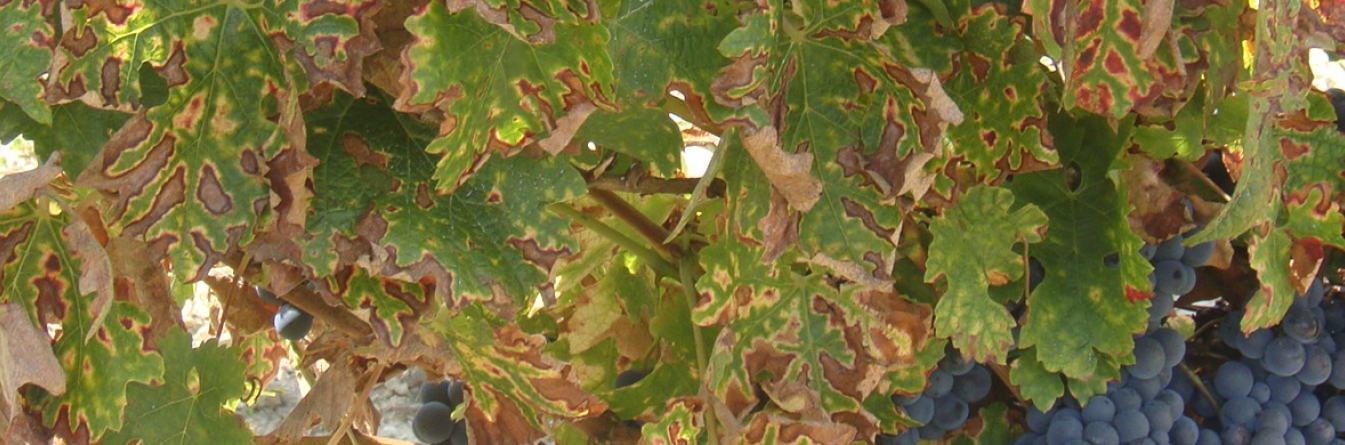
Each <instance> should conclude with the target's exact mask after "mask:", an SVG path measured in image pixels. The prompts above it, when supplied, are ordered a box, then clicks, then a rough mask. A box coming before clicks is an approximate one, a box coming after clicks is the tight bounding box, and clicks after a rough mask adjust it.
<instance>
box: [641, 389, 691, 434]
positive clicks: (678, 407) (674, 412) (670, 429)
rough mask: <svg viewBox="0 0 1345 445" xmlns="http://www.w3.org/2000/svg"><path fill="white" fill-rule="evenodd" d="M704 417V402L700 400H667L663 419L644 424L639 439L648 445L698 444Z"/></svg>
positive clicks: (689, 398)
mask: <svg viewBox="0 0 1345 445" xmlns="http://www.w3.org/2000/svg"><path fill="white" fill-rule="evenodd" d="M704 416H705V402H704V401H702V400H701V399H700V398H691V397H686V398H681V399H673V400H669V401H668V407H667V409H665V410H664V413H663V417H660V418H659V420H658V421H657V422H649V423H646V424H644V427H643V428H641V429H640V433H641V435H640V437H641V438H642V440H644V442H645V443H648V444H649V445H682V444H691V443H700V440H699V438H700V433H701V431H702V430H703V429H704V428H705V418H704Z"/></svg>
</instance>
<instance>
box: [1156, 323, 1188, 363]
mask: <svg viewBox="0 0 1345 445" xmlns="http://www.w3.org/2000/svg"><path fill="white" fill-rule="evenodd" d="M1149 336H1150V337H1153V338H1154V339H1155V340H1158V344H1160V345H1163V352H1164V354H1165V355H1164V356H1163V366H1164V367H1167V368H1171V367H1175V366H1177V364H1178V363H1181V361H1182V358H1184V357H1186V339H1185V338H1182V334H1181V333H1180V332H1177V330H1176V329H1172V328H1159V329H1157V330H1154V331H1153V332H1152V333H1150V334H1149Z"/></svg>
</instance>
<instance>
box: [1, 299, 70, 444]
mask: <svg viewBox="0 0 1345 445" xmlns="http://www.w3.org/2000/svg"><path fill="white" fill-rule="evenodd" d="M30 383H31V384H34V385H37V386H40V387H42V388H44V389H46V390H47V392H49V393H52V394H57V395H59V394H63V393H65V371H64V370H63V369H61V363H60V362H58V361H57V360H56V354H55V353H53V352H52V350H51V339H50V338H48V337H47V334H46V332H44V331H43V330H41V329H38V327H37V326H34V325H33V322H32V320H29V318H28V314H27V312H26V311H25V310H24V308H23V305H22V304H19V303H15V302H9V303H0V418H3V419H4V420H5V424H7V425H8V424H10V422H13V421H14V419H15V417H17V416H18V415H19V414H21V411H22V408H21V407H20V406H21V405H20V404H19V402H18V398H19V388H20V387H22V386H24V385H26V384H30ZM0 440H3V438H2V437H0Z"/></svg>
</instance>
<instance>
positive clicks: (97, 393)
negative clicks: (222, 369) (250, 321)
mask: <svg viewBox="0 0 1345 445" xmlns="http://www.w3.org/2000/svg"><path fill="white" fill-rule="evenodd" d="M67 301H71V300H67ZM71 302H72V303H74V304H72V305H71V306H70V307H69V308H68V309H67V311H66V316H65V318H64V319H63V320H62V323H61V324H62V326H64V327H65V328H66V329H67V331H66V332H65V333H64V335H62V336H61V338H59V339H57V340H56V346H55V348H54V349H55V352H56V357H57V358H59V359H60V361H61V367H62V368H64V369H65V376H66V381H65V388H66V391H65V394H62V395H60V396H57V397H53V398H51V399H50V400H47V401H46V406H45V409H44V410H43V416H44V417H45V418H46V421H47V423H48V424H54V423H55V422H56V420H57V419H58V418H61V417H64V416H68V417H69V422H70V423H69V427H70V429H71V430H72V431H73V430H77V429H78V428H79V427H80V426H81V425H86V426H87V427H88V429H89V435H90V438H91V439H94V440H97V439H98V438H100V437H102V436H103V435H104V433H105V432H111V431H113V430H120V429H122V428H124V427H125V425H126V424H125V423H123V417H122V412H123V410H125V409H126V407H127V405H128V404H129V402H130V399H129V397H128V395H129V394H130V393H129V389H128V384H129V383H131V382H140V383H151V382H159V381H161V380H160V379H162V378H163V376H164V369H165V365H164V359H163V356H162V355H160V354H158V353H156V352H154V351H153V350H152V348H150V347H149V346H148V344H147V343H148V341H149V340H148V339H147V338H145V335H146V332H147V331H148V329H149V327H148V325H149V321H150V320H149V315H146V314H145V312H144V311H142V310H140V309H139V308H137V307H135V306H133V305H131V304H130V303H126V302H121V301H117V302H113V303H112V306H111V308H109V311H108V314H107V317H106V318H104V320H103V324H101V325H99V326H97V327H96V328H95V329H94V331H95V332H94V335H93V336H92V337H91V338H92V340H90V341H87V342H86V341H85V340H84V339H85V338H90V337H88V336H87V335H85V334H86V332H87V329H89V328H88V326H89V323H88V320H89V319H91V318H92V317H91V314H89V313H88V312H87V308H86V307H85V304H86V302H84V301H83V298H82V297H81V298H76V299H74V300H73V301H71ZM160 340H161V339H160ZM240 371H241V370H240ZM240 375H241V374H240Z"/></svg>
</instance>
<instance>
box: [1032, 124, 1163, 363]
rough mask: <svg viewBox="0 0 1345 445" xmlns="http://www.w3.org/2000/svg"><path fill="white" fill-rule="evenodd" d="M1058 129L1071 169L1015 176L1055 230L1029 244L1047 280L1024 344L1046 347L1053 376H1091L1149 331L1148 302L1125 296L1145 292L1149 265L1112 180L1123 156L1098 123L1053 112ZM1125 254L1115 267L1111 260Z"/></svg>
mask: <svg viewBox="0 0 1345 445" xmlns="http://www.w3.org/2000/svg"><path fill="white" fill-rule="evenodd" d="M1051 131H1052V133H1054V135H1055V137H1056V142H1057V147H1058V148H1059V150H1060V160H1061V162H1062V163H1064V164H1066V166H1067V167H1066V168H1064V169H1057V170H1051V171H1042V172H1033V173H1028V174H1023V175H1018V176H1017V177H1016V178H1015V179H1014V181H1013V183H1012V184H1010V189H1011V190H1013V191H1014V196H1015V197H1016V198H1017V199H1018V200H1019V201H1022V202H1024V203H1030V204H1034V205H1036V206H1037V207H1038V208H1041V209H1042V210H1043V211H1045V213H1046V216H1047V218H1049V221H1050V224H1051V227H1050V230H1048V231H1047V232H1046V239H1045V241H1043V242H1041V243H1038V244H1035V245H1033V246H1032V247H1031V255H1032V256H1033V257H1036V258H1037V259H1038V260H1040V261H1041V263H1042V266H1043V268H1044V269H1045V271H1046V276H1045V278H1044V279H1043V280H1042V282H1041V284H1040V285H1039V286H1038V287H1037V289H1036V290H1035V291H1033V292H1032V294H1031V295H1030V296H1029V297H1028V299H1027V304H1028V306H1029V307H1030V308H1032V310H1031V311H1028V314H1027V319H1026V320H1025V322H1024V324H1023V329H1022V335H1021V337H1020V343H1019V348H1026V347H1031V346H1034V345H1040V346H1041V347H1040V348H1037V358H1038V359H1039V360H1040V361H1041V363H1042V365H1044V366H1045V368H1046V369H1047V370H1049V371H1052V372H1062V373H1063V374H1064V375H1065V376H1067V377H1070V378H1075V379H1085V380H1086V379H1089V378H1090V377H1092V376H1093V375H1094V373H1095V372H1096V369H1097V363H1098V361H1099V360H1103V359H1104V358H1103V356H1129V355H1130V354H1131V349H1132V345H1133V340H1132V339H1131V333H1134V332H1139V331H1141V330H1143V329H1144V320H1145V319H1146V318H1147V315H1146V313H1145V311H1144V305H1143V304H1134V303H1131V302H1130V301H1129V299H1128V295H1130V294H1131V293H1134V292H1141V291H1142V290H1147V289H1148V288H1149V286H1150V284H1149V280H1148V279H1147V278H1146V275H1147V273H1148V272H1149V270H1150V267H1151V266H1149V264H1148V262H1147V261H1145V260H1144V259H1143V258H1142V257H1140V255H1139V253H1138V251H1139V248H1140V245H1141V244H1142V243H1141V241H1140V239H1139V237H1138V236H1136V235H1135V234H1134V233H1133V232H1131V231H1130V227H1129V225H1128V223H1127V222H1126V215H1127V214H1128V213H1129V211H1130V208H1129V205H1128V204H1127V200H1126V197H1125V194H1124V189H1123V188H1118V187H1117V185H1116V184H1115V183H1114V182H1113V181H1112V180H1111V179H1109V178H1108V175H1109V172H1110V170H1111V169H1112V168H1113V167H1112V166H1113V164H1114V163H1115V162H1116V157H1117V156H1118V155H1119V154H1120V152H1121V147H1122V143H1123V141H1124V140H1125V137H1124V135H1117V134H1116V133H1114V132H1113V131H1112V130H1111V129H1110V128H1108V125H1107V124H1106V123H1105V122H1104V121H1103V120H1102V119H1101V118H1088V119H1082V120H1074V119H1070V118H1068V117H1066V116H1063V115H1054V116H1052V120H1051ZM1110 255H1115V256H1116V257H1118V258H1119V264H1118V265H1117V267H1111V266H1108V265H1107V264H1105V263H1106V261H1105V258H1107V257H1108V256H1110Z"/></svg>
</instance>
